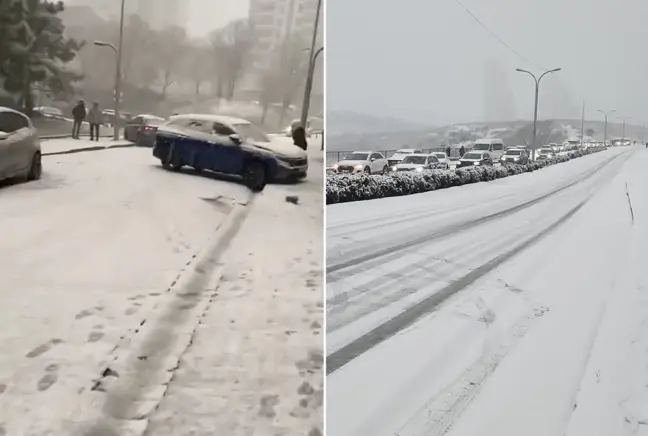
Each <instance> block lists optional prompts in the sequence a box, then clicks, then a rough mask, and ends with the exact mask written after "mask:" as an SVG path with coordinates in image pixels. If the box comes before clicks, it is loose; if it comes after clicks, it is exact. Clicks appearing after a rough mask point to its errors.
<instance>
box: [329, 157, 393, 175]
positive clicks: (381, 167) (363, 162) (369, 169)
mask: <svg viewBox="0 0 648 436" xmlns="http://www.w3.org/2000/svg"><path fill="white" fill-rule="evenodd" d="M333 169H334V170H335V171H337V172H338V173H363V172H364V173H367V174H376V173H377V174H385V173H386V172H388V171H389V167H388V166H387V159H385V156H383V154H382V153H378V152H376V151H354V152H353V153H351V154H349V155H347V156H345V158H344V159H343V160H341V161H340V162H338V163H336V164H335V165H333Z"/></svg>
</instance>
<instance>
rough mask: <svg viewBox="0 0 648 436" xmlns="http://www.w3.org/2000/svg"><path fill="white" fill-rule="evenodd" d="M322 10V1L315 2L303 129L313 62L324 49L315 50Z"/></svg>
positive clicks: (303, 109)
mask: <svg viewBox="0 0 648 436" xmlns="http://www.w3.org/2000/svg"><path fill="white" fill-rule="evenodd" d="M321 10H322V0H317V9H316V11H315V24H314V25H313V38H312V40H311V46H310V56H309V59H308V74H307V76H306V88H305V89H304V101H303V103H302V113H301V120H300V121H301V125H302V127H304V129H305V128H306V126H307V124H306V123H307V122H308V109H309V106H310V97H311V91H312V89H313V76H315V61H316V60H317V56H318V55H319V54H320V53H321V52H322V51H323V50H324V47H322V48H320V49H319V50H315V45H316V44H317V30H318V28H319V20H320V13H321Z"/></svg>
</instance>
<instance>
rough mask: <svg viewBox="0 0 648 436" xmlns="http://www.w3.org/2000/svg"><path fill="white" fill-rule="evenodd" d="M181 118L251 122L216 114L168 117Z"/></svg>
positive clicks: (229, 122) (224, 122) (231, 122)
mask: <svg viewBox="0 0 648 436" xmlns="http://www.w3.org/2000/svg"><path fill="white" fill-rule="evenodd" d="M182 118H197V119H200V120H204V121H212V122H214V123H222V124H251V123H250V122H249V121H248V120H245V119H243V118H236V117H230V116H227V115H216V114H179V115H173V116H171V117H169V119H170V120H177V119H182Z"/></svg>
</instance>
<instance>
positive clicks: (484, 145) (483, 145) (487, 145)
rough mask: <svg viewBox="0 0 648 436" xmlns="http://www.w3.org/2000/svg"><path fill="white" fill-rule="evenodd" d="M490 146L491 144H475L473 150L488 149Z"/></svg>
mask: <svg viewBox="0 0 648 436" xmlns="http://www.w3.org/2000/svg"><path fill="white" fill-rule="evenodd" d="M489 148H490V144H475V146H474V147H473V150H488V149H489Z"/></svg>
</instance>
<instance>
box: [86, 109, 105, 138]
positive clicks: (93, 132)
mask: <svg viewBox="0 0 648 436" xmlns="http://www.w3.org/2000/svg"><path fill="white" fill-rule="evenodd" d="M102 122H103V114H102V113H101V109H100V108H99V102H98V101H95V102H94V103H93V104H92V109H90V112H88V123H90V140H91V141H99V126H101V123H102Z"/></svg>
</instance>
